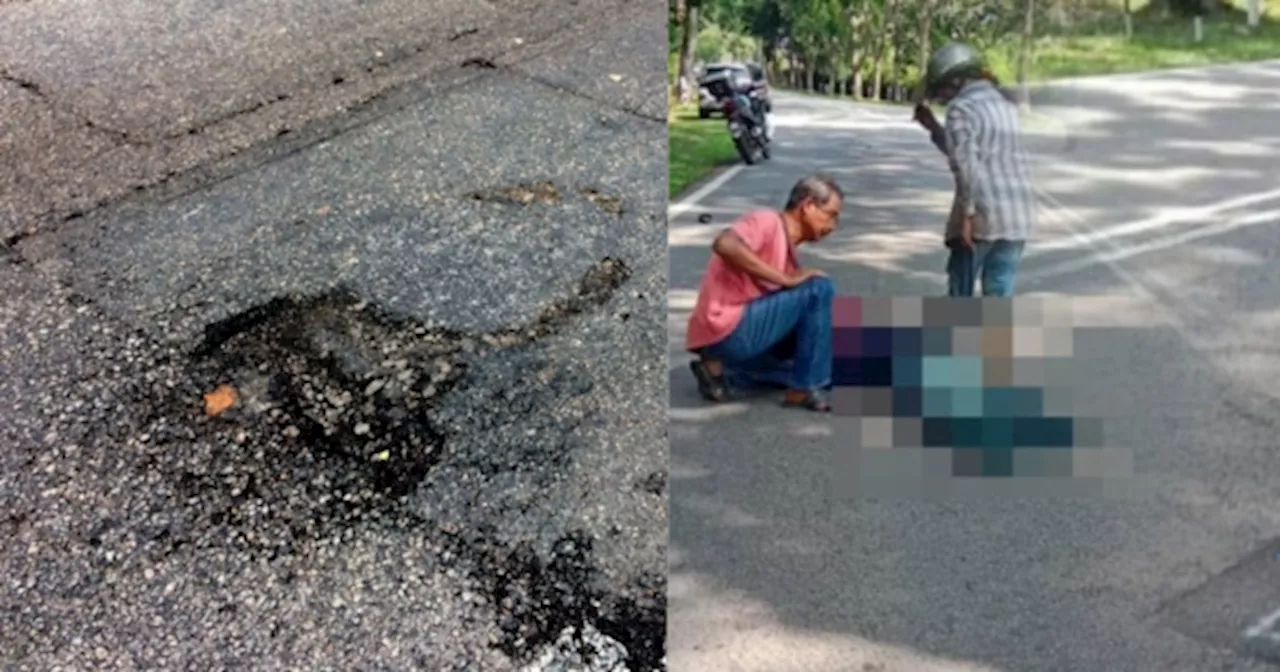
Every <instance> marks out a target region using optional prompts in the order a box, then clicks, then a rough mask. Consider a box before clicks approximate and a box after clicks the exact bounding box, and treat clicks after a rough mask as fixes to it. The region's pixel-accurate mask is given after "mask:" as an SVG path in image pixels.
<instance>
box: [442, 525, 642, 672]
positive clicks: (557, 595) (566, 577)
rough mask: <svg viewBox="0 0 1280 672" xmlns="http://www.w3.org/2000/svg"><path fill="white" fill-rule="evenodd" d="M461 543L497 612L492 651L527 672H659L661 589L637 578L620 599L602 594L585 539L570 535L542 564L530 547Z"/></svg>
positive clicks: (482, 540) (484, 537) (476, 539)
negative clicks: (520, 664)
mask: <svg viewBox="0 0 1280 672" xmlns="http://www.w3.org/2000/svg"><path fill="white" fill-rule="evenodd" d="M491 536H492V535H488V534H484V533H481V534H478V535H474V536H472V537H470V538H469V539H466V540H459V541H460V542H461V545H462V546H463V550H462V554H463V555H466V556H469V557H471V558H472V559H473V561H474V562H475V564H476V567H475V570H474V573H475V574H476V576H477V578H479V580H480V581H481V582H482V583H483V584H484V586H485V589H486V591H487V592H488V597H489V598H490V600H492V603H493V605H494V609H495V611H496V612H497V624H498V627H499V629H500V631H501V633H502V635H501V640H500V641H499V643H498V647H499V648H500V649H502V651H503V652H504V653H506V654H507V655H508V656H510V657H511V658H512V659H514V660H518V661H524V662H526V663H527V664H528V665H527V667H526V668H525V670H526V672H533V671H539V672H543V671H546V672H550V671H551V670H566V671H567V670H591V671H592V672H617V671H619V670H630V671H631V672H650V671H653V670H662V669H665V662H664V659H665V655H666V652H665V648H666V582H665V579H664V577H661V576H658V575H652V576H643V577H641V578H640V579H639V580H637V581H636V582H635V583H634V584H633V585H632V586H631V587H630V589H629V590H628V591H627V592H628V593H629V594H627V595H621V594H618V593H615V592H610V591H606V590H603V589H601V587H600V584H601V577H600V570H599V569H598V567H597V566H596V563H595V560H594V557H593V550H592V543H591V538H590V537H589V536H588V535H587V534H585V533H583V532H581V531H573V532H571V533H569V534H566V535H565V536H563V537H561V538H560V539H559V540H557V541H556V543H555V544H554V545H553V547H552V550H551V555H550V557H549V558H547V559H544V558H542V557H540V556H539V555H538V554H537V553H536V552H535V551H534V549H533V547H532V545H531V544H528V543H523V544H519V545H516V546H514V547H505V546H494V545H491V543H490V542H489V541H488V540H489V539H490V538H491Z"/></svg>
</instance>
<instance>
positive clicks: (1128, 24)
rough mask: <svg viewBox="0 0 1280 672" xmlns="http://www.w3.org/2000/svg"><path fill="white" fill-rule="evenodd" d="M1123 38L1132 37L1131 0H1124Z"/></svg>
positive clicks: (1129, 38)
mask: <svg viewBox="0 0 1280 672" xmlns="http://www.w3.org/2000/svg"><path fill="white" fill-rule="evenodd" d="M1124 39H1126V40H1132V39H1133V0H1124Z"/></svg>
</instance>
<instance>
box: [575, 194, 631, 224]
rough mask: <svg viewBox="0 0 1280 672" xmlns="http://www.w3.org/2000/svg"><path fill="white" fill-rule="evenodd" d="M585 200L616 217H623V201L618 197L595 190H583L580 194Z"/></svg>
mask: <svg viewBox="0 0 1280 672" xmlns="http://www.w3.org/2000/svg"><path fill="white" fill-rule="evenodd" d="M578 193H580V194H581V195H582V197H583V198H585V199H587V200H588V201H590V202H591V203H592V204H594V205H595V206H596V207H597V208H600V209H601V210H604V211H605V212H607V213H609V214H611V215H613V216H614V217H621V216H622V199H621V198H618V197H617V196H610V195H609V194H605V193H602V192H600V191H597V190H595V189H583V190H581V191H580V192H578Z"/></svg>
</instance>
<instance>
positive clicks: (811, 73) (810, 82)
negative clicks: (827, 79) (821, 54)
mask: <svg viewBox="0 0 1280 672" xmlns="http://www.w3.org/2000/svg"><path fill="white" fill-rule="evenodd" d="M817 74H818V73H817V68H815V67H813V59H809V58H806V59H804V90H805V91H808V92H809V93H813V91H814V90H815V89H816V88H817V81H816V80H817Z"/></svg>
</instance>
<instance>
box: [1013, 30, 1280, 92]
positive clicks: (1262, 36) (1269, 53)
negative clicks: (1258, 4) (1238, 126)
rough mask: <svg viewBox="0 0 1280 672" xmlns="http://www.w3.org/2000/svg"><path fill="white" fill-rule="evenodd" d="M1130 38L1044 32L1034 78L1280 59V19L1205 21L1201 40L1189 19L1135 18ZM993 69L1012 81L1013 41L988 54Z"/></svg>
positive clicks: (1112, 34) (1037, 49) (1038, 43)
mask: <svg viewBox="0 0 1280 672" xmlns="http://www.w3.org/2000/svg"><path fill="white" fill-rule="evenodd" d="M1134 24H1135V25H1134V35H1133V38H1132V39H1125V37H1124V35H1123V33H1122V32H1119V31H1116V32H1110V31H1109V32H1108V33H1103V34H1094V35H1061V36H1047V37H1042V38H1040V39H1038V40H1036V45H1035V51H1034V57H1033V60H1034V63H1033V65H1032V68H1031V72H1030V73H1028V74H1029V78H1030V79H1031V80H1032V81H1044V80H1049V79H1056V78H1060V77H1079V76H1087V75H1106V74H1115V73H1124V72H1142V71H1147V70H1160V69H1164V68H1180V67H1199V66H1206V65H1219V64H1225V63H1241V62H1250V61H1262V60H1267V59H1272V58H1280V23H1276V22H1274V21H1263V22H1262V23H1261V24H1259V26H1258V27H1257V28H1255V29H1253V30H1250V29H1248V28H1247V27H1246V26H1245V25H1244V22H1243V20H1240V19H1234V18H1233V19H1232V20H1216V21H1215V20H1207V21H1205V22H1204V41H1202V42H1196V41H1195V32H1194V27H1193V24H1192V22H1191V21H1190V20H1178V21H1173V20H1171V21H1154V20H1153V19H1151V18H1142V19H1137V20H1135V21H1134ZM990 56H991V59H992V65H993V70H995V71H996V73H997V74H998V75H1000V76H1001V77H1002V78H1003V79H1004V80H1005V81H1009V82H1012V81H1014V73H1015V69H1014V63H1016V62H1017V61H1016V58H1017V45H1016V44H1014V43H1010V44H1008V45H1002V46H1001V47H1000V48H998V49H996V50H995V53H992V54H990Z"/></svg>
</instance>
